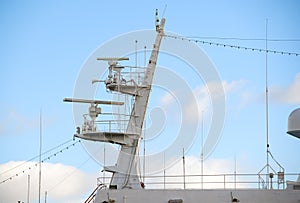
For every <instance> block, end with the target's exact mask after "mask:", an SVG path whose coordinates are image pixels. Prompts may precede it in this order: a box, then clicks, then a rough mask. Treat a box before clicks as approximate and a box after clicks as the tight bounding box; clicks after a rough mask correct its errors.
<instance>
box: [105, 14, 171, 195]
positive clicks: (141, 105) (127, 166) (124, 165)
mask: <svg viewBox="0 0 300 203" xmlns="http://www.w3.org/2000/svg"><path fill="white" fill-rule="evenodd" d="M156 23H157V24H156V31H157V37H156V40H155V44H154V45H153V50H152V53H151V56H150V59H149V62H148V66H147V68H146V71H145V76H144V80H143V81H142V84H141V86H138V87H137V88H136V90H135V93H134V94H132V95H135V102H134V105H133V108H132V111H131V116H130V119H129V122H128V126H127V130H126V134H128V135H135V136H131V137H132V145H131V146H128V145H122V147H121V151H120V154H119V157H118V161H117V164H116V166H114V167H106V168H105V170H106V171H110V172H112V173H113V176H112V179H111V183H110V186H111V187H115V188H116V189H123V188H132V189H142V187H143V186H141V181H140V177H139V174H138V159H139V156H138V151H139V145H140V141H141V137H142V128H143V123H144V119H145V114H146V109H147V105H148V100H149V95H150V92H151V87H152V80H153V76H154V72H155V69H156V63H157V58H158V53H159V48H160V44H161V40H162V38H163V36H164V24H165V19H164V18H163V19H162V20H161V22H160V24H159V22H158V21H156ZM119 90H120V91H121V92H122V88H119Z"/></svg>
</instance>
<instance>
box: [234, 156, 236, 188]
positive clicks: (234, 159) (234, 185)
mask: <svg viewBox="0 0 300 203" xmlns="http://www.w3.org/2000/svg"><path fill="white" fill-rule="evenodd" d="M234 189H236V154H234Z"/></svg>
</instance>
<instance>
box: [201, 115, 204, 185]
mask: <svg viewBox="0 0 300 203" xmlns="http://www.w3.org/2000/svg"><path fill="white" fill-rule="evenodd" d="M203 119H204V111H202V121H201V189H203V171H204V165H203V164H204V161H203V137H204V128H203V126H204V121H203Z"/></svg>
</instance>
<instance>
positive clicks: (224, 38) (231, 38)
mask: <svg viewBox="0 0 300 203" xmlns="http://www.w3.org/2000/svg"><path fill="white" fill-rule="evenodd" d="M186 38H188V39H193V38H194V39H217V40H239V41H266V39H264V38H240V37H207V36H203V37H193V36H191V37H190V36H188V37H186ZM267 41H268V42H300V39H267Z"/></svg>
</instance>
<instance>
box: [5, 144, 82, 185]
mask: <svg viewBox="0 0 300 203" xmlns="http://www.w3.org/2000/svg"><path fill="white" fill-rule="evenodd" d="M80 142H81V141H80V140H77V141H76V142H74V143H72V144H70V145H68V146H66V147H64V148H63V149H61V150H58V151H56V152H55V153H54V154H52V155H50V156H48V157H46V158H44V159H42V160H41V163H43V162H45V161H46V160H50V159H51V158H53V157H54V156H56V155H57V154H59V153H62V152H63V151H65V150H67V149H69V148H70V147H74V146H75V145H76V144H78V143H80ZM43 154H44V153H43ZM25 163H29V161H27V162H25ZM25 163H23V164H25ZM23 164H21V165H23ZM37 166H38V163H35V164H32V165H31V166H29V167H27V168H26V169H24V170H22V171H20V172H18V173H16V174H15V175H12V176H10V177H9V178H6V179H5V180H3V181H1V182H0V184H2V183H5V182H7V181H9V180H12V179H13V178H15V177H17V176H19V175H21V174H25V172H26V171H30V170H31V169H32V168H34V167H37ZM14 168H17V167H14ZM11 170H12V169H11Z"/></svg>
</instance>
